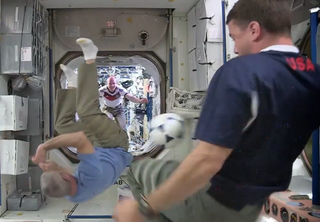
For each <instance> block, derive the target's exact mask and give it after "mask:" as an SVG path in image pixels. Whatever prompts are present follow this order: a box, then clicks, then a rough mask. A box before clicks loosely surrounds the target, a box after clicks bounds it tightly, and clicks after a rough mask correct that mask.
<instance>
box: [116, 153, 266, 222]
mask: <svg viewBox="0 0 320 222" xmlns="http://www.w3.org/2000/svg"><path fill="white" fill-rule="evenodd" d="M178 166H179V163H178V162H176V161H167V160H157V159H149V158H148V159H142V160H136V161H134V162H132V163H131V166H130V168H128V169H127V171H126V172H125V173H124V174H123V175H122V176H121V179H122V180H124V181H125V182H126V183H127V184H128V185H129V186H130V187H131V191H132V193H133V196H134V197H135V198H139V196H140V194H143V195H144V196H146V195H148V194H149V193H150V192H151V191H153V190H155V189H156V188H157V187H158V186H159V185H160V184H161V183H163V182H164V181H165V180H167V179H168V178H169V176H170V175H171V173H172V172H173V171H175V170H176V168H177V167H178ZM209 186H210V185H209V184H208V186H207V188H205V189H203V190H201V191H199V192H197V193H196V194H194V195H193V196H191V197H189V198H188V199H186V200H185V201H184V202H180V203H179V204H177V205H175V206H172V207H170V208H169V209H167V210H165V211H162V212H161V215H160V217H159V218H158V219H157V220H152V221H154V222H233V221H237V222H255V221H256V220H257V218H258V216H259V214H260V212H261V208H262V206H246V207H245V208H244V209H242V210H241V211H234V210H231V209H228V208H227V207H225V206H223V205H222V204H220V203H219V202H217V201H215V200H214V199H213V198H212V197H210V196H209V195H208V194H207V193H206V191H207V189H208V188H209ZM172 195H174V194H172Z"/></svg>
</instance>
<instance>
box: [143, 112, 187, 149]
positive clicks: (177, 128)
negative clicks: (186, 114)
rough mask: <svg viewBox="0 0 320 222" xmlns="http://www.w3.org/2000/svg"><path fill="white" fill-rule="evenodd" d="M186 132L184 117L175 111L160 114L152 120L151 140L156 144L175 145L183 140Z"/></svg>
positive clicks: (169, 146)
mask: <svg viewBox="0 0 320 222" xmlns="http://www.w3.org/2000/svg"><path fill="white" fill-rule="evenodd" d="M184 133H185V122H184V119H183V118H182V117H181V116H179V115H177V114H175V113H165V114H161V115H158V116H156V117H154V118H153V119H152V120H151V122H150V133H149V135H150V140H152V142H153V143H155V144H156V145H164V146H166V147H168V148H171V147H174V146H176V145H178V144H179V143H180V142H181V141H182V139H183V138H184Z"/></svg>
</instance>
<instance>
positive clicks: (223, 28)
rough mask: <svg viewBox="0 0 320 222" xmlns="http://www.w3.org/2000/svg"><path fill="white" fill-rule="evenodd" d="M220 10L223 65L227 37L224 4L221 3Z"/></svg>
mask: <svg viewBox="0 0 320 222" xmlns="http://www.w3.org/2000/svg"><path fill="white" fill-rule="evenodd" d="M221 8H222V41H223V43H222V44H223V64H225V63H226V62H227V35H226V2H225V1H224V0H222V1H221Z"/></svg>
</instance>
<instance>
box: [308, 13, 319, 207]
mask: <svg viewBox="0 0 320 222" xmlns="http://www.w3.org/2000/svg"><path fill="white" fill-rule="evenodd" d="M318 12H319V8H315V9H311V10H310V31H311V59H312V62H313V63H317V29H318ZM318 48H319V49H320V47H318ZM319 164H320V162H319V128H318V129H317V130H316V131H314V132H313V134H312V204H313V205H320V201H319V198H320V191H319V190H320V185H319V181H320V176H319Z"/></svg>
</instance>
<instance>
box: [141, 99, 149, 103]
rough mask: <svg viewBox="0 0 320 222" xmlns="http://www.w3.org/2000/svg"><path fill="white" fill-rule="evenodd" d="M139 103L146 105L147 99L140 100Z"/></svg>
mask: <svg viewBox="0 0 320 222" xmlns="http://www.w3.org/2000/svg"><path fill="white" fill-rule="evenodd" d="M140 103H148V99H147V98H143V99H140Z"/></svg>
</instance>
